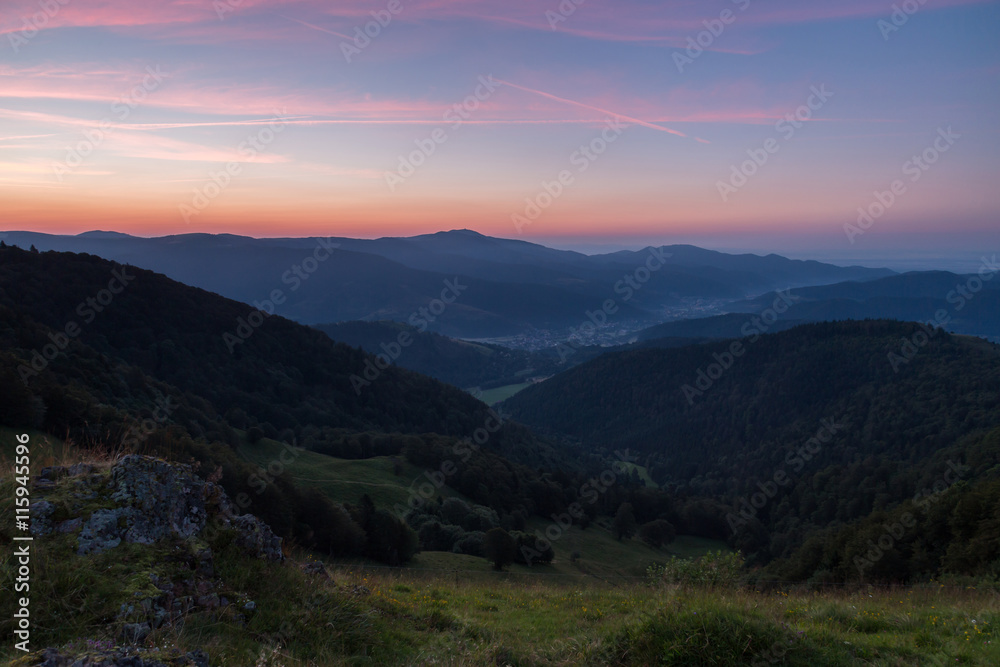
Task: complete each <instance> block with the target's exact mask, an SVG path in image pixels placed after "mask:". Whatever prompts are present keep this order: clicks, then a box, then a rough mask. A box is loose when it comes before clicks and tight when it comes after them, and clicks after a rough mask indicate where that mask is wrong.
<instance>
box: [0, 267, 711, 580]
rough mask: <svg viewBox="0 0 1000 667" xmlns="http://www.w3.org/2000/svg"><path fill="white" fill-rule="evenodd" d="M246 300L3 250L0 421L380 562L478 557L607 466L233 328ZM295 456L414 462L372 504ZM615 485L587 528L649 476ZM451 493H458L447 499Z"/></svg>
mask: <svg viewBox="0 0 1000 667" xmlns="http://www.w3.org/2000/svg"><path fill="white" fill-rule="evenodd" d="M109 281H110V282H109ZM115 281H118V282H115ZM123 281H124V282H125V283H126V284H124V285H122V284H120V283H121V282H123ZM109 284H110V287H109ZM67 285H71V286H72V287H71V288H67V287H66V286H67ZM88 300H89V301H88ZM102 301H103V302H104V305H101V302H102ZM80 304H82V307H81V306H80ZM74 306H77V307H76V308H74ZM88 309H89V310H88ZM98 309H99V312H98ZM248 310H249V309H248V308H247V307H246V306H244V305H242V304H239V303H237V302H232V301H228V300H226V299H223V298H221V297H218V296H216V295H213V294H211V293H208V292H205V291H202V290H199V289H195V288H191V287H187V286H185V285H181V284H179V283H176V282H174V281H172V280H170V279H168V278H165V277H164V276H161V275H158V274H154V273H152V272H149V271H144V270H141V269H136V268H134V267H130V266H125V265H116V264H113V263H110V262H107V261H105V260H102V259H99V258H97V257H94V256H89V255H72V254H67V253H54V252H46V253H33V252H26V251H22V250H19V249H16V248H0V380H2V381H0V401H2V402H3V405H4V410H3V411H2V412H0V426H9V427H12V428H30V429H38V430H40V431H43V432H46V433H49V434H52V435H57V436H59V437H62V438H67V439H70V440H72V441H74V442H77V443H80V444H82V445H85V446H87V447H97V448H99V449H103V450H110V451H119V450H124V451H127V452H129V451H130V452H134V453H143V454H152V455H156V456H162V457H165V458H168V459H170V460H180V461H185V462H186V461H195V462H197V463H198V464H199V465H201V466H204V468H205V469H206V470H213V471H215V470H218V471H219V474H220V475H221V478H220V484H221V485H222V486H223V488H225V490H226V491H227V492H229V493H230V494H231V495H233V497H237V498H240V497H242V498H244V499H245V500H246V503H247V509H248V510H249V511H251V512H253V513H254V514H256V515H258V516H260V517H261V518H262V519H263V520H265V521H266V522H267V523H268V524H269V525H271V526H273V527H274V530H275V532H276V533H277V534H278V535H279V536H281V537H284V538H290V539H291V538H294V539H295V540H296V541H298V542H299V543H300V544H303V545H306V546H308V547H310V548H314V549H317V550H318V551H321V552H323V553H327V554H329V555H334V556H365V557H368V558H372V559H375V560H379V561H382V562H385V563H390V564H398V563H400V562H404V561H406V560H408V559H409V558H410V557H411V556H412V555H413V553H414V551H415V550H416V549H417V548H418V547H422V548H424V549H426V550H444V551H453V550H456V547H458V551H460V552H461V553H467V554H473V555H477V556H482V554H483V548H482V538H483V535H484V533H485V532H486V531H488V530H490V529H493V528H501V527H503V528H504V529H505V530H510V531H514V532H515V533H517V534H523V533H521V531H523V530H524V529H525V528H526V526H528V524H529V522H530V521H531V520H532V518H533V517H542V518H548V517H550V516H551V515H553V514H557V515H560V514H564V513H566V512H567V511H568V508H570V507H571V506H573V505H574V504H575V503H577V502H578V499H579V496H580V494H581V493H582V490H584V489H586V488H587V486H586V485H587V478H588V475H594V474H598V475H599V474H601V473H602V471H606V470H608V466H609V463H608V462H607V461H605V460H604V459H603V458H601V457H598V456H591V455H586V454H581V453H579V452H571V451H568V450H560V451H558V452H557V451H556V450H554V449H553V448H551V447H550V446H549V445H547V444H546V443H545V442H544V441H542V440H540V439H538V438H537V437H535V436H534V434H532V433H531V432H530V431H528V430H527V429H525V428H524V427H522V426H519V425H518V424H516V423H514V422H510V421H507V420H505V418H504V417H502V416H500V415H498V414H497V413H495V412H493V411H490V410H489V409H488V408H487V407H486V406H485V405H484V404H483V403H481V402H479V401H477V400H476V399H474V398H473V397H471V396H469V395H468V394H467V393H466V392H464V391H461V390H459V389H457V388H455V387H451V386H449V385H446V384H443V383H441V382H438V381H436V380H433V379H431V378H427V377H425V376H422V375H419V374H417V373H413V372H410V371H406V370H403V369H399V368H396V367H388V368H384V369H379V367H378V361H377V359H375V358H374V357H372V356H371V355H368V354H367V353H364V352H362V351H359V350H356V349H352V348H350V347H348V346H346V345H343V344H339V343H334V342H333V341H331V340H330V339H329V338H328V337H327V336H325V335H324V334H322V333H321V332H319V331H316V330H314V329H309V328H307V327H304V326H301V325H298V324H295V323H294V322H291V321H288V320H284V319H282V318H280V317H278V316H271V317H268V318H267V319H266V320H263V321H261V322H258V324H259V326H256V327H255V328H252V329H251V330H250V331H249V332H246V333H245V334H243V335H240V334H239V328H238V327H239V326H240V325H238V321H239V320H240V319H241V318H243V319H244V320H246V321H250V320H249V317H250V315H249V314H248V312H247V311H248ZM236 335H239V340H241V341H242V342H233V340H234V339H232V338H227V336H228V337H232V336H236ZM60 348H62V351H60ZM230 348H232V351H230ZM32 364H34V365H32ZM366 378H367V379H366ZM268 444H273V445H276V446H277V447H278V449H277V451H276V453H275V454H274V455H273V457H270V458H268V460H266V461H263V460H262V461H260V465H259V466H256V465H253V464H252V463H250V462H248V461H247V456H246V454H245V453H246V452H247V451H248V450H247V449H246V447H250V450H253V449H254V448H257V447H262V446H266V445H268ZM303 451H308V452H312V453H315V454H316V456H318V457H321V459H320V460H327V459H328V460H329V462H330V463H331V464H332V465H334V466H336V467H349V466H344V464H343V463H342V461H343V460H344V459H350V460H357V461H362V460H365V461H371V460H373V459H376V458H378V457H391V458H392V459H394V460H396V461H398V462H399V465H400V470H401V471H402V470H406V469H409V470H410V471H420V472H419V473H417V472H414V474H415V480H413V481H414V483H409V486H406V485H404V486H403V488H404V489H409V490H407V491H405V493H406V497H405V498H404V499H403V500H404V502H399V498H398V496H397V497H396V498H394V499H393V500H392V504H391V505H389V504H388V503H387V502H386V499H384V498H381V499H380V500H381V501H382V502H386V504H381V503H380V504H379V505H376V504H375V502H374V501H373V500H372V496H374V497H376V498H379V496H380V494H379V493H377V489H376V488H368V489H365V490H364V491H363V492H362V493H361V494H357V493H355V491H356V489H355V488H351V489H350V492H349V493H348V492H347V491H346V490H344V489H343V488H342V487H340V488H331V487H327V488H326V489H324V490H323V491H318V490H317V489H316V487H315V486H314V485H312V484H310V483H308V482H305V481H301V480H296V479H295V478H294V477H292V476H290V475H289V470H290V469H291V468H292V467H293V464H294V462H295V461H296V460H297V459H298V458H299V457H301V456H303V455H304V454H303ZM404 462H405V463H404ZM405 464H409V466H410V467H409V468H406V467H405ZM359 467H360V466H359ZM609 474H610V473H609ZM614 479H615V481H616V484H614V485H613V487H612V488H610V489H608V490H607V491H606V492H605V493H603V495H601V497H600V498H599V501H600V502H597V501H598V498H597V497H596V496H595V498H594V500H591V501H590V502H588V504H587V513H586V515H585V519H584V518H583V517H584V515H581V518H580V519H579V520H580V521H583V520H586V521H588V522H590V521H593V520H596V519H598V518H601V519H605V518H606V517H609V516H613V515H614V514H615V512H616V510H617V509H618V508H619V506H620V505H622V504H623V503H626V502H627V501H628V499H629V497H630V495H631V494H633V493H636V492H637V491H638V490H639V489H640V488H641V487H642V482H641V479H640V475H639V473H638V471H636V470H623V474H622V475H620V476H617V475H616V476H615V478H614ZM358 481H360V480H358ZM431 482H433V483H431ZM359 486H362V485H359ZM427 489H429V490H427ZM368 492H370V495H369V493H368ZM458 494H460V495H461V496H462V497H463V498H465V499H467V500H468V502H465V501H463V502H462V503H461V504H458V505H454V504H453V505H449V506H448V507H447V509H445V507H444V506H445V505H447V500H448V497H449V496H454V495H458ZM411 510H413V511H412V512H411ZM638 518H639V519H642V520H643V521H650V520H652V519H655V518H657V517H656V516H646V515H643V514H641V513H640V514H639V515H638ZM404 522H405V523H404ZM689 523H691V524H692V525H693V524H694V523H695V522H689ZM675 525H676V527H677V529H678V530H679V531H680V532H681V533H682V534H684V531H686V530H687V528H688V523H683V522H680V521H679V522H678V523H677V524H675ZM519 539H523V540H529V539H530V540H531V541H532V542H534V539H535V538H534V537H531V536H528V535H526V534H524V535H523V537H522V538H519Z"/></svg>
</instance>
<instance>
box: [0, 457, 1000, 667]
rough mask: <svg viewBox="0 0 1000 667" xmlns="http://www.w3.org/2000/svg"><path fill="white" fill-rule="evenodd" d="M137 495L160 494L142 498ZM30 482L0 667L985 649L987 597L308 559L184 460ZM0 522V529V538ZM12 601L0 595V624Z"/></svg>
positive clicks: (660, 658)
mask: <svg viewBox="0 0 1000 667" xmlns="http://www.w3.org/2000/svg"><path fill="white" fill-rule="evenodd" d="M39 453H41V452H39ZM62 463H64V464H69V463H70V460H64V461H62ZM152 488H161V489H163V488H166V489H167V490H166V492H161V493H160V495H158V496H157V495H156V494H153V493H150V492H149V489H152ZM80 490H87V491H88V492H90V495H91V497H90V499H89V501H88V502H87V504H86V506H81V505H80V504H79V503H78V502H76V501H75V500H74V499H75V498H76V497H78V496H79V495H80V494H79V491H80ZM186 490H194V491H196V492H195V493H189V492H187V491H186ZM0 491H3V493H2V495H0V507H3V508H4V509H6V510H8V511H9V509H10V508H9V504H10V502H11V499H12V498H13V493H12V491H13V486H12V485H11V484H10V483H9V481H0ZM34 491H35V493H37V494H38V495H39V500H38V503H39V507H43V506H44V504H48V505H50V506H51V507H52V510H53V511H52V513H51V514H50V515H48V516H49V518H50V520H49V521H48V522H47V523H45V524H44V525H41V524H40V525H39V526H38V528H37V530H36V535H35V541H34V542H33V545H32V564H33V566H34V567H35V568H36V569H35V571H36V572H37V576H36V577H35V578H33V580H32V590H31V595H32V596H33V599H34V600H35V601H36V603H37V602H38V601H44V604H35V605H33V606H32V607H31V612H32V620H33V628H32V630H33V632H32V641H31V642H30V645H29V648H30V651H31V652H30V653H28V654H26V655H25V654H23V653H21V652H19V651H17V650H16V649H14V648H13V647H12V645H11V642H6V643H5V644H4V645H3V646H2V647H0V658H2V659H5V660H10V662H9V663H8V664H11V665H14V666H16V667H27V666H37V665H45V666H51V665H70V664H76V665H105V666H108V667H111V666H115V667H166V666H167V665H170V666H173V667H206V666H207V665H258V666H260V667H278V666H279V665H283V666H285V667H299V666H301V667H306V666H307V665H317V664H319V665H342V664H344V665H346V664H357V663H360V662H369V663H373V664H379V665H400V666H401V665H413V664H441V663H444V664H452V665H470V666H471V665H484V664H518V665H526V666H529V665H537V666H539V667H541V666H555V665H565V664H567V663H571V664H574V665H593V666H595V667H596V666H598V665H602V666H603V665H614V666H618V667H629V666H632V665H635V666H638V665H647V664H653V663H656V662H659V663H661V664H665V665H692V664H753V663H754V662H774V661H781V662H783V663H784V664H789V665H798V666H814V667H815V666H826V665H829V666H831V667H833V666H835V665H844V664H859V665H860V664H865V663H868V664H870V663H871V662H875V661H882V662H887V663H890V664H893V665H901V666H907V667H910V666H913V667H916V665H920V664H926V662H927V661H928V660H934V661H940V662H948V663H951V662H957V663H960V664H965V665H974V666H977V667H978V666H980V665H983V666H986V665H991V664H995V663H996V660H997V658H998V653H997V651H998V648H997V637H998V627H1000V618H998V614H997V612H996V607H995V600H994V597H995V596H994V594H992V593H990V592H989V591H976V590H971V589H965V590H961V589H957V588H955V587H952V586H947V587H945V586H940V587H939V586H935V587H934V588H933V589H931V588H928V589H923V590H921V589H915V590H909V591H880V590H878V589H873V590H872V591H870V592H867V591H866V592H853V593H852V592H844V591H834V592H831V591H827V592H823V593H817V592H815V591H814V592H810V593H797V592H794V591H793V592H789V593H785V592H781V593H766V592H756V591H753V590H752V589H749V588H741V589H737V587H736V586H735V585H734V584H735V582H731V581H728V580H727V581H726V582H725V583H724V584H722V585H720V586H718V587H711V586H706V585H703V584H702V585H697V584H694V583H693V580H691V581H688V582H687V583H686V584H685V585H683V586H677V585H676V584H671V583H670V582H668V581H667V580H666V579H664V578H662V577H661V576H660V575H658V574H657V573H656V572H653V573H652V574H651V575H650V576H647V577H635V578H634V579H632V580H631V581H630V582H628V583H623V582H622V581H621V580H618V581H608V580H605V578H604V577H603V576H600V575H597V576H594V575H589V574H588V568H589V564H588V563H587V561H586V558H584V559H583V560H581V561H578V562H577V563H576V564H567V565H566V567H567V568H569V569H572V570H574V571H573V572H572V573H571V572H569V571H567V572H554V571H553V572H548V573H545V574H542V573H539V572H527V571H522V570H519V569H516V568H514V569H512V570H511V571H510V572H505V573H496V572H491V571H490V570H489V569H488V567H486V564H485V562H484V561H482V560H481V559H472V558H470V557H468V556H458V555H455V556H453V557H452V558H450V559H449V564H448V566H449V569H448V570H435V569H429V568H427V567H417V568H414V569H408V570H392V571H386V570H378V569H363V568H361V567H355V566H350V565H341V566H335V565H328V564H324V563H323V562H321V561H317V560H315V559H314V558H313V557H312V555H311V554H308V553H303V552H301V551H298V550H295V549H294V548H291V547H289V545H281V546H282V548H281V550H280V551H276V552H275V551H269V550H268V549H266V548H265V549H261V547H262V546H265V545H268V544H269V543H270V542H272V540H271V539H258V538H257V535H263V536H267V535H268V533H269V531H268V529H267V526H264V525H261V524H259V523H255V522H254V520H253V519H252V517H247V516H242V517H241V516H234V515H233V513H232V511H231V510H229V509H228V508H229V506H231V504H232V501H231V499H230V498H227V497H226V496H225V495H224V494H221V495H220V494H218V492H217V488H216V487H215V486H214V484H213V483H212V482H207V481H205V480H204V479H202V478H200V477H198V476H197V475H195V474H193V472H192V470H191V469H190V468H189V467H187V466H183V465H177V464H167V463H164V462H162V461H158V460H155V459H144V458H142V457H134V456H133V457H126V458H125V459H122V460H120V461H106V462H103V463H96V462H92V463H76V464H74V465H71V466H67V465H62V466H50V467H48V468H47V469H46V470H45V471H44V472H43V474H42V475H41V476H40V478H39V480H38V481H37V482H36V488H35V489H34ZM42 498H44V499H42ZM128 501H132V502H139V503H145V506H146V509H148V510H150V518H151V519H152V520H151V521H149V522H147V523H145V524H143V526H142V528H143V530H144V531H146V533H148V532H150V531H154V530H155V531H160V532H162V533H164V535H163V537H161V538H160V539H158V540H155V541H152V542H148V541H147V539H146V538H147V537H148V536H149V535H147V534H146V533H141V534H140V533H134V532H133V531H134V529H135V528H136V527H137V524H136V521H137V516H136V512H135V510H134V509H132V508H131V507H129V506H128ZM171 512H173V514H171ZM104 513H119V514H121V515H122V516H123V517H127V518H126V519H125V521H124V525H121V526H112V527H111V528H110V531H111V532H114V531H118V532H119V533H120V534H121V537H120V538H118V539H121V542H120V543H119V544H117V545H113V540H109V539H107V538H110V537H111V535H110V534H108V535H105V536H104V537H105V541H104V542H103V543H102V544H101V545H100V548H98V549H94V550H92V551H91V552H90V553H85V554H80V553H78V552H79V551H80V547H81V546H82V545H84V544H90V543H91V541H90V540H89V538H87V537H86V535H85V534H89V532H93V531H92V530H91V529H92V528H93V527H94V526H96V525H97V524H98V523H100V517H101V516H103V514H104ZM167 516H171V517H172V518H176V519H180V518H184V519H187V521H186V522H185V523H184V526H185V529H184V530H182V531H178V530H176V528H171V527H170V526H169V525H168V522H166V521H164V518H165V517H167ZM129 522H131V523H129ZM102 525H103V524H102ZM126 526H128V530H125V528H126ZM250 526H254V527H255V529H256V531H259V533H258V532H255V531H252V530H249V527H250ZM8 531H9V524H7V525H5V526H3V527H0V535H2V536H3V537H4V538H5V539H9V538H10V537H11V535H10V533H9V532H8ZM130 536H131V537H132V538H133V539H130ZM134 538H139V539H134ZM283 552H284V553H283ZM448 556H451V555H448ZM14 559H15V557H14V556H13V555H12V553H11V552H10V551H9V550H5V551H4V552H3V554H0V568H2V569H3V571H4V572H8V571H13V566H14ZM702 562H705V561H702ZM425 565H426V564H425ZM699 567H700V564H696V566H695V568H693V570H694V572H697V571H699ZM701 571H703V572H707V571H708V569H707V566H705V567H704V568H703V569H702V570H701ZM2 584H3V585H4V586H6V585H8V579H7V577H6V576H5V577H4V580H3V582H2ZM665 599H668V600H669V601H670V604H667V605H665V604H664V600H665ZM14 602H15V598H14V596H13V595H4V596H3V597H2V598H0V612H2V616H0V631H3V632H4V634H6V635H7V636H12V633H13V632H12V631H13V628H14V623H15V621H14V620H13V615H14V613H15V607H14ZM973 621H975V622H973ZM665 646H666V647H669V651H667V650H665V649H664V647H665ZM915 646H917V647H919V649H918V648H914V647H915Z"/></svg>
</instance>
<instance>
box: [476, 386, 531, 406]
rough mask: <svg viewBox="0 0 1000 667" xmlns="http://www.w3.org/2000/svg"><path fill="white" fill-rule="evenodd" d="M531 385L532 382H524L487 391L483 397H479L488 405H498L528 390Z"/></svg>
mask: <svg viewBox="0 0 1000 667" xmlns="http://www.w3.org/2000/svg"><path fill="white" fill-rule="evenodd" d="M531 385H532V383H531V382H522V383H520V384H508V385H505V386H503V387H494V388H493V389H486V390H484V391H483V395H482V396H480V397H479V400H481V401H482V402H483V403H485V404H486V405H496V404H497V403H499V402H500V401H506V400H507V399H508V398H510V397H511V396H513V395H514V394H516V393H517V392H519V391H521V390H522V389H527V388H528V387H530V386H531Z"/></svg>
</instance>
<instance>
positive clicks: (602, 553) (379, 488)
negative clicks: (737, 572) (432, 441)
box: [239, 438, 726, 578]
mask: <svg viewBox="0 0 1000 667" xmlns="http://www.w3.org/2000/svg"><path fill="white" fill-rule="evenodd" d="M289 451H290V450H287V449H286V447H285V445H283V444H281V443H279V442H275V441H273V440H268V439H266V438H265V439H263V440H261V441H259V442H257V443H256V444H254V445H248V444H244V445H242V446H241V447H240V449H239V452H240V454H241V455H242V456H243V457H244V458H246V459H247V460H248V461H250V462H252V463H254V464H256V465H257V466H259V467H260V468H262V469H264V470H268V469H270V470H272V471H277V470H279V469H280V470H282V471H283V472H285V473H286V474H288V475H289V476H290V477H291V478H292V479H294V480H295V482H296V483H297V484H303V485H306V486H312V487H314V488H316V489H319V490H320V491H322V492H323V493H325V494H326V495H327V496H328V497H329V498H330V499H331V500H334V501H335V502H347V503H357V502H358V501H359V500H360V499H361V497H362V496H363V495H364V494H368V496H369V497H370V498H371V499H372V501H373V502H374V503H375V505H376V506H377V507H385V508H390V509H391V508H394V507H396V506H397V505H401V506H405V505H406V502H407V500H408V499H409V498H410V489H411V488H416V487H418V486H419V485H421V484H423V483H425V482H427V478H426V477H425V476H424V473H425V470H424V469H423V468H420V467H418V466H414V465H411V464H409V463H407V462H406V461H404V460H402V458H401V457H400V458H398V459H397V460H393V459H392V458H390V457H385V456H377V457H373V458H370V459H360V460H348V459H339V458H334V457H331V456H325V455H323V454H316V453H314V452H308V451H295V452H292V453H293V454H294V460H292V454H290V453H289ZM282 452H285V456H284V459H282ZM282 461H290V462H289V463H288V464H287V465H286V464H285V463H283V462H282ZM397 467H398V469H399V474H396V468H397ZM440 494H441V495H442V496H443V497H456V498H462V499H463V500H468V499H467V498H465V497H464V496H463V495H462V494H460V493H458V492H457V491H454V490H452V489H450V488H449V487H447V486H444V487H441V489H440ZM607 523H608V522H607V521H598V522H595V523H594V524H592V525H591V526H590V527H589V528H587V530H582V529H580V528H579V527H578V526H573V527H571V528H570V529H568V530H566V531H560V537H559V539H557V540H554V541H553V542H552V548H553V550H554V552H555V559H554V560H553V563H552V564H551V565H547V566H538V565H536V566H534V567H532V568H530V570H531V571H534V572H536V573H537V572H539V571H545V572H549V573H552V574H558V575H560V576H566V575H575V576H582V577H588V576H591V577H593V576H598V577H605V578H607V577H617V578H621V577H636V576H638V577H641V576H643V575H644V573H645V571H646V568H647V567H648V566H649V565H650V564H651V563H653V562H656V561H663V560H666V559H667V558H669V557H670V556H672V555H677V556H683V557H694V556H700V555H702V554H704V553H706V552H708V551H712V550H718V549H725V548H726V546H725V544H724V543H723V542H716V541H713V540H706V539H703V538H697V537H689V536H680V537H678V538H677V539H676V540H675V541H674V542H672V543H671V544H670V546H669V547H668V548H667V549H665V550H659V549H651V548H650V547H648V546H646V545H645V544H643V543H642V542H641V541H639V540H638V539H633V540H624V541H618V540H616V539H615V538H614V536H613V535H612V534H611V531H610V530H609V525H606V524H607ZM548 527H549V524H548V523H547V522H545V521H543V520H541V519H540V518H538V517H534V518H533V519H531V520H529V521H528V523H527V524H526V526H525V529H526V532H529V533H535V532H536V531H538V533H539V534H544V532H545V530H546V528H548ZM575 552H578V553H579V554H580V557H579V559H578V560H577V562H573V559H572V555H573V554H574V553H575ZM428 555H429V554H421V556H419V557H418V558H424V562H425V563H428V562H433V563H435V564H438V565H441V569H444V570H454V569H460V568H457V567H456V566H454V565H453V563H452V561H455V562H458V561H460V560H461V559H462V558H467V557H463V556H460V555H459V554H441V557H440V558H436V559H428V558H426V557H427V556H428ZM474 560H477V561H481V562H482V563H484V564H485V561H483V560H482V559H478V558H477V559H474ZM514 567H515V568H518V567H523V566H514ZM524 570H526V571H528V570H529V568H527V567H524Z"/></svg>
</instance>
